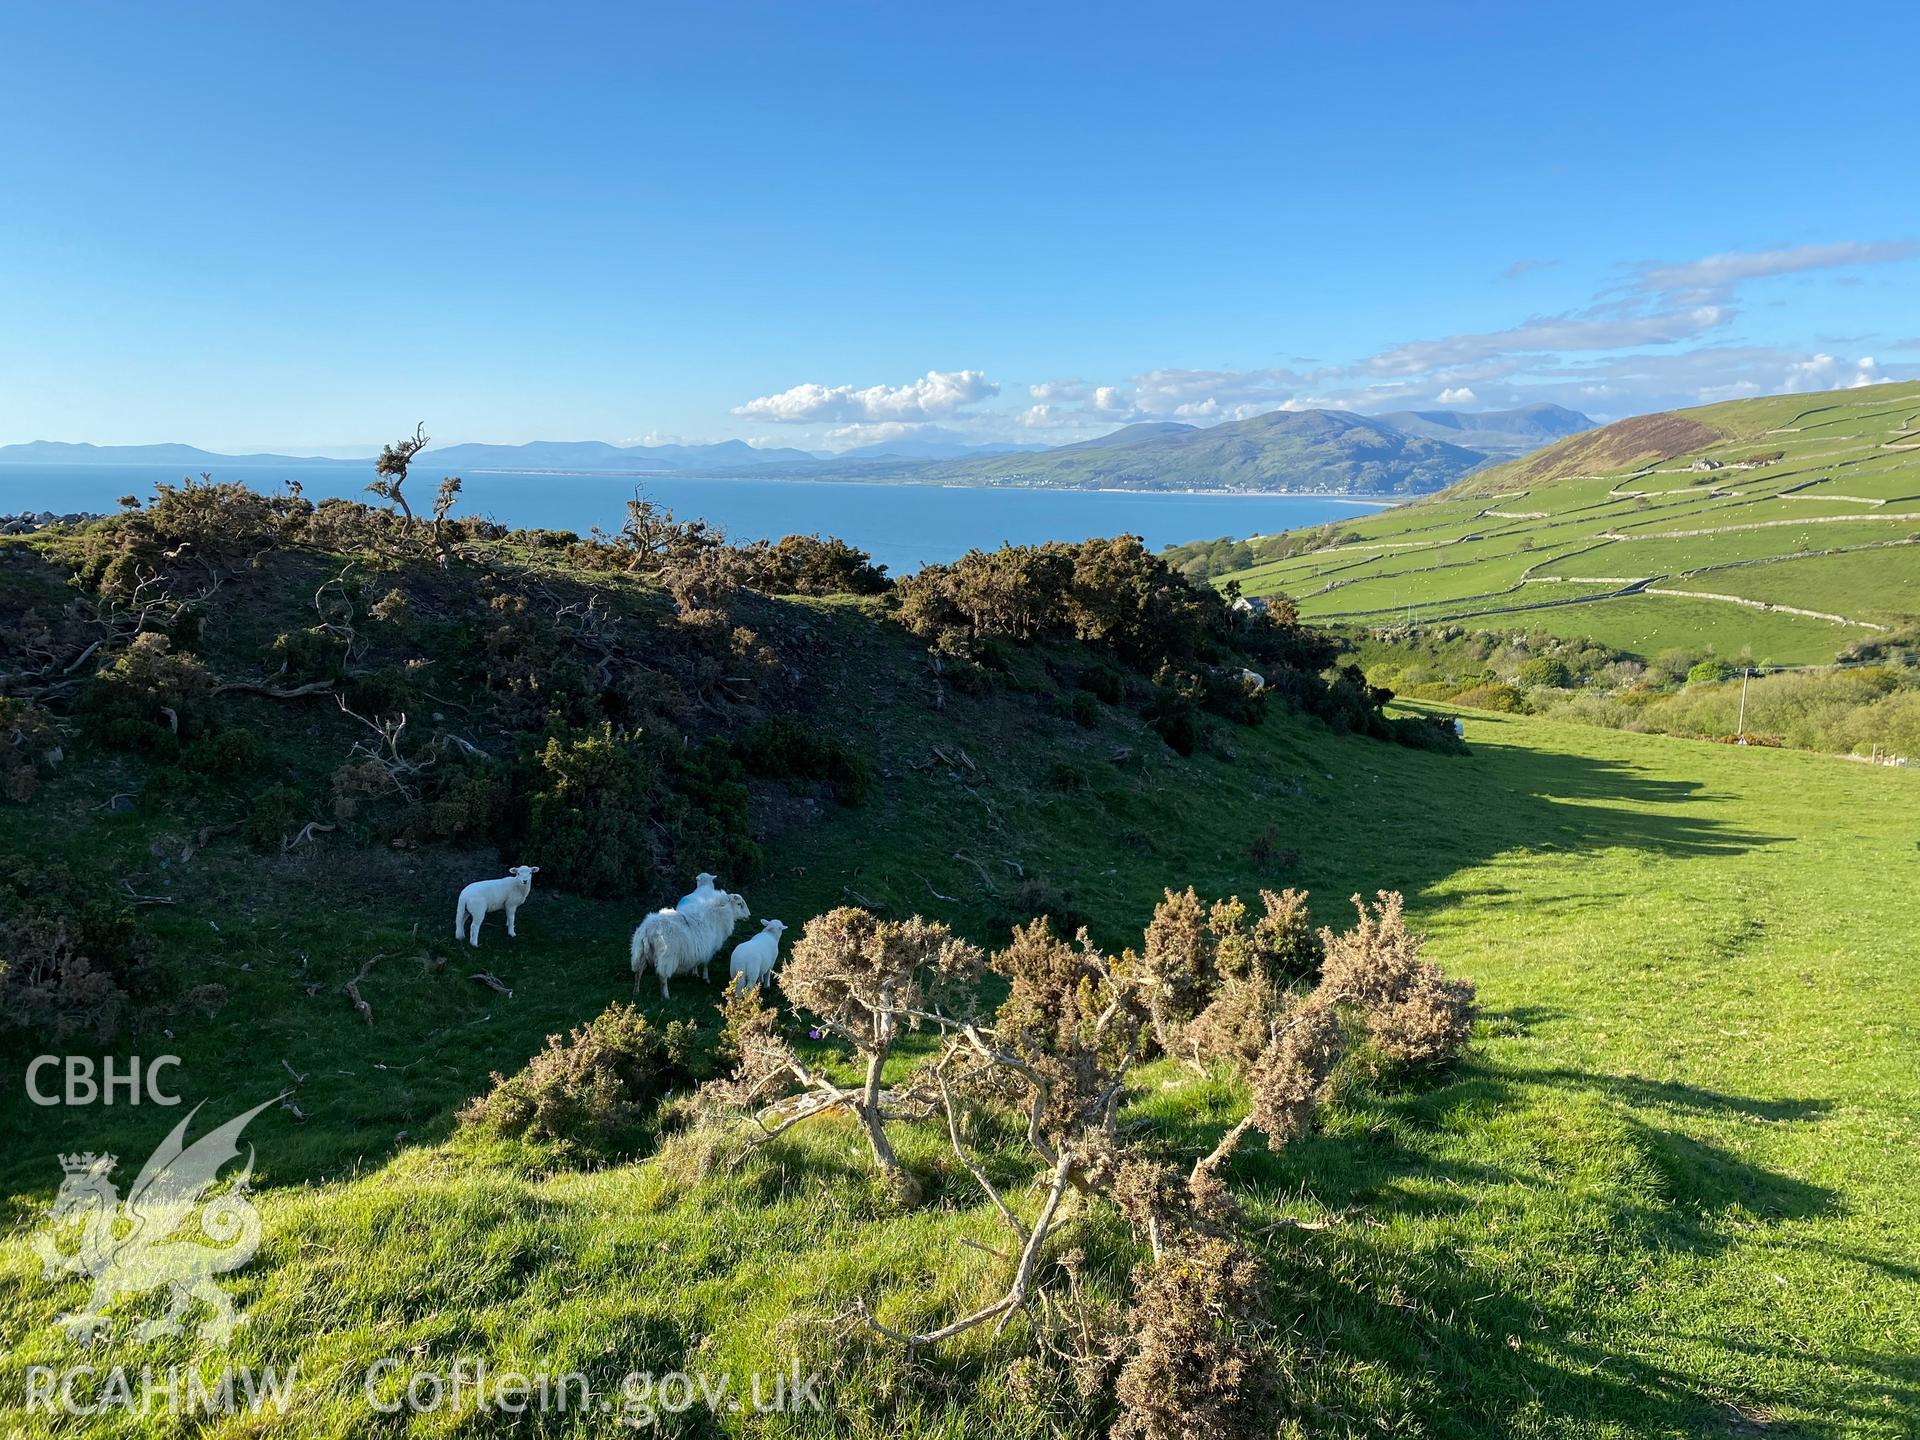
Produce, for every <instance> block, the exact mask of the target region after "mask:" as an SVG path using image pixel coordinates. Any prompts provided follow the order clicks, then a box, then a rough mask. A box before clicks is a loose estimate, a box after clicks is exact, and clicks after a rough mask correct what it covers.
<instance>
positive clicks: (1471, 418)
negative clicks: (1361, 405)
mask: <svg viewBox="0 0 1920 1440" xmlns="http://www.w3.org/2000/svg"><path fill="white" fill-rule="evenodd" d="M1374 418H1375V419H1376V420H1383V421H1385V422H1386V423H1387V424H1389V425H1391V426H1393V427H1394V428H1395V429H1396V430H1404V431H1406V433H1407V434H1409V435H1424V436H1426V437H1427V438H1428V439H1429V440H1445V441H1447V442H1448V443H1449V444H1452V445H1464V446H1466V447H1467V448H1468V449H1470V450H1484V451H1486V452H1487V453H1488V454H1489V455H1525V454H1528V453H1529V452H1531V451H1534V450H1538V449H1539V448H1540V447H1541V446H1542V445H1551V444H1552V443H1553V442H1554V441H1555V440H1559V439H1561V438H1562V437H1564V436H1567V435H1578V434H1579V433H1580V432H1581V431H1583V430H1591V429H1593V426H1594V422H1593V421H1592V420H1591V419H1589V418H1588V417H1587V416H1585V415H1582V414H1581V413H1580V412H1579V411H1578V410H1569V409H1567V407H1566V406H1564V405H1546V404H1541V405H1523V406H1521V407H1520V408H1519V409H1517V410H1481V411H1462V410H1395V411H1392V412H1390V413H1388V414H1385V415H1376V416H1375V417H1374Z"/></svg>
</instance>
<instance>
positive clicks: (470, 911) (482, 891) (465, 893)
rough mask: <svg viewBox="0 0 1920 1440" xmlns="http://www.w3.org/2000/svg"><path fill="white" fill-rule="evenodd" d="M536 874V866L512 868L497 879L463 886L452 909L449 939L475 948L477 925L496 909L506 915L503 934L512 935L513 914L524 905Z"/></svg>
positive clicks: (537, 867) (477, 942) (478, 927)
mask: <svg viewBox="0 0 1920 1440" xmlns="http://www.w3.org/2000/svg"><path fill="white" fill-rule="evenodd" d="M539 872H540V867H539V866H538V865H516V866H514V867H513V869H511V870H509V871H508V872H507V873H506V874H505V875H504V876H502V877H501V878H500V879H498V880H476V881H474V882H473V883H472V884H471V885H469V886H467V887H466V888H465V889H464V890H462V891H461V892H460V899H459V902H458V903H457V904H455V906H454V907H453V938H454V939H455V940H461V939H465V940H466V941H468V943H469V944H472V945H475V946H477V945H479V943H480V924H481V922H482V921H484V920H485V919H486V918H487V916H489V915H491V914H492V913H493V912H494V911H496V910H504V911H506V912H507V934H508V935H509V936H512V935H513V917H514V913H515V912H516V911H518V910H519V908H520V907H521V905H523V904H525V903H526V899H527V895H528V893H529V892H530V891H531V890H532V889H533V877H534V876H535V875H537V874H538V873H539ZM462 931H464V932H465V934H464V935H463V934H462V933H461V932H462Z"/></svg>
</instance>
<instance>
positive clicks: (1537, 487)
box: [1222, 384, 1920, 664]
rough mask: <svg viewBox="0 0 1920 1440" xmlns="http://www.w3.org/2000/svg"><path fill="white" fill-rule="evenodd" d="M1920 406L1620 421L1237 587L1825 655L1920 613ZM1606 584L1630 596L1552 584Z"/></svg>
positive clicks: (1670, 640) (1348, 609) (1736, 409)
mask: <svg viewBox="0 0 1920 1440" xmlns="http://www.w3.org/2000/svg"><path fill="white" fill-rule="evenodd" d="M1916 412H1920V390H1916V389H1915V388H1914V386H1913V385H1911V384H1904V385H1883V386H1875V387H1871V388H1868V389H1863V390H1852V391H1843V392H1836V393H1834V394H1831V395H1800V396H1775V397H1770V398H1767V399H1764V400H1743V401H1732V402H1728V403H1726V404H1721V405H1710V406H1706V407H1703V408H1701V409H1699V410H1687V411H1679V412H1676V417H1678V419H1679V420H1680V421H1682V422H1684V423H1685V424H1687V425H1688V426H1690V427H1692V428H1691V429H1689V430H1687V431H1686V432H1684V434H1683V439H1682V440H1680V441H1674V440H1673V439H1672V438H1671V435H1672V432H1671V431H1669V432H1667V438H1666V443H1655V440H1654V439H1650V438H1646V437H1650V436H1654V435H1655V433H1656V432H1655V431H1654V430H1653V429H1652V428H1650V427H1652V426H1654V425H1655V423H1656V422H1660V421H1662V420H1665V419H1667V418H1668V417H1659V416H1655V417H1642V418H1641V419H1638V420H1630V421H1623V422H1621V423H1620V424H1619V425H1616V426H1612V427H1609V428H1608V429H1606V430H1601V431H1597V432H1592V433H1590V434H1587V435H1581V436H1575V437H1574V438H1572V439H1570V440H1566V441H1562V442H1561V443H1560V444H1558V445H1555V446H1552V447H1550V448H1548V449H1546V450H1544V451H1541V452H1539V453H1538V454H1536V455H1533V456H1529V457H1527V458H1525V459H1522V460H1517V461H1513V462H1510V463H1508V464H1506V465H1502V466H1499V467H1497V468H1495V469H1493V470H1489V471H1487V472H1485V473H1483V474H1480V475H1476V476H1472V477H1469V478H1468V479H1466V480H1464V481H1462V482H1460V483H1459V484H1457V485H1455V486H1454V487H1452V488H1451V489H1449V490H1447V491H1444V492H1442V493H1441V494H1440V495H1438V496H1435V497H1433V498H1430V499H1426V500H1421V501H1417V502H1414V503H1413V504H1410V505H1406V506H1402V507H1399V508H1398V509H1395V510H1390V511H1385V512H1383V513H1381V514H1380V515H1377V516H1373V517H1369V518H1366V519H1362V520H1356V521H1352V522H1344V523H1342V524H1341V525H1340V526H1339V527H1338V529H1339V536H1340V538H1339V543H1336V544H1333V545H1330V546H1329V547H1327V548H1323V549H1321V550H1318V551H1314V552H1311V553H1308V554H1305V555H1299V556H1295V557H1292V558H1291V559H1288V560H1284V561H1279V562H1275V563H1271V564H1264V565H1256V566H1254V567H1253V568H1251V569H1248V570H1246V571H1243V572H1241V573H1239V574H1237V575H1233V576H1228V577H1222V578H1223V579H1235V580H1238V581H1239V582H1240V584H1241V586H1242V587H1243V589H1244V590H1245V591H1246V593H1248V594H1250V595H1264V594H1271V593H1275V592H1284V593H1286V594H1288V595H1290V596H1292V597H1293V598H1294V599H1295V600H1296V601H1297V602H1298V603H1299V606H1300V609H1301V613H1302V614H1303V615H1305V616H1306V617H1308V618H1310V619H1323V620H1329V621H1338V622H1340V623H1347V624H1359V625H1373V624H1389V623H1392V622H1394V621H1396V620H1405V619H1408V618H1412V619H1414V620H1416V621H1426V622H1429V623H1432V622H1442V621H1448V620H1462V621H1466V622H1468V623H1472V624H1475V625H1483V626H1486V627H1489V628H1495V627H1499V628H1511V627H1515V626H1524V627H1526V628H1529V629H1539V630H1544V631H1547V632H1549V633H1552V634H1557V635H1563V636H1568V637H1580V638H1588V639H1593V640H1598V641H1602V642H1604V643H1607V644H1610V645H1617V646H1620V647H1621V648H1624V649H1628V650H1633V651H1636V652H1638V653H1641V654H1643V655H1650V654H1652V653H1654V652H1655V651H1656V650H1658V649H1663V648H1668V647H1670V646H1679V645H1695V646H1711V647H1713V648H1714V649H1715V650H1716V651H1718V652H1719V653H1721V654H1723V655H1726V656H1730V657H1735V656H1741V655H1746V656H1749V657H1751V658H1752V659H1754V660H1756V661H1760V662H1772V663H1777V664H1791V663H1818V662H1822V661H1827V660H1831V659H1832V658H1833V657H1834V655H1835V653H1836V652H1837V651H1839V650H1840V649H1841V648H1843V647H1844V646H1846V645H1847V644H1848V643H1850V642H1852V641H1857V640H1860V639H1863V638H1866V637H1870V636H1872V635H1874V634H1878V633H1883V632H1885V631H1887V630H1897V629H1900V628H1902V627H1905V626H1908V625H1911V624H1912V623H1914V621H1915V620H1916V619H1920V570H1917V569H1916V566H1915V563H1914V556H1915V555H1916V554H1920V501H1916V500H1915V499H1914V497H1915V496H1916V495H1920V439H1917V438H1916V437H1917V436H1920V432H1917V431H1916V430H1915V429H1914V428H1913V427H1914V426H1915V424H1916V421H1915V415H1916ZM1696 465H1699V466H1701V467H1703V468H1699V469H1696V468H1695V466H1696ZM1706 467H1711V468H1706ZM1907 546H1913V547H1915V548H1914V549H1907V548H1904V547H1907ZM1600 578H1604V579H1605V580H1607V581H1610V582H1617V583H1615V584H1614V585H1613V587H1612V589H1613V590H1617V591H1620V592H1622V593H1619V594H1615V593H1612V591H1611V590H1606V589H1594V588H1589V587H1586V586H1582V587H1578V588H1568V587H1565V586H1562V585H1558V584H1555V583H1553V582H1555V581H1559V580H1582V581H1590V580H1593V579H1600ZM1648 590H1671V591H1683V592H1689V593H1687V594H1684V595H1650V594H1646V593H1642V592H1645V591H1648ZM1574 597H1578V599H1579V602H1580V603H1578V604H1573V605H1567V606H1556V607H1553V608H1546V609H1542V608H1539V607H1540V606H1541V604H1542V602H1544V601H1547V600H1565V599H1569V598H1574ZM1708 597H1732V598H1708ZM1740 599H1751V600H1757V601H1760V602H1763V604H1765V605H1768V606H1783V607H1792V608H1797V609H1804V610H1813V611H1818V612H1820V613H1821V614H1822V615H1825V616H1832V617H1837V618H1836V619H1833V620H1823V619H1808V618H1806V617H1799V616H1793V615H1789V614H1785V613H1781V612H1778V611H1770V610H1765V609H1761V608H1757V607H1754V606H1747V605H1742V604H1740V603H1739V600H1740Z"/></svg>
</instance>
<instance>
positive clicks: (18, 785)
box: [0, 696, 64, 805]
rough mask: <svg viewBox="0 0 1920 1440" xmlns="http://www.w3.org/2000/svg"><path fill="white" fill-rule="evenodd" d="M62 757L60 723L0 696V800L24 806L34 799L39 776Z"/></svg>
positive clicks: (31, 706) (38, 709)
mask: <svg viewBox="0 0 1920 1440" xmlns="http://www.w3.org/2000/svg"><path fill="white" fill-rule="evenodd" d="M63 753H64V747H63V746H62V744H61V742H60V729H59V722H58V721H57V720H55V719H54V717H53V716H52V715H51V714H50V713H49V712H48V711H46V710H44V709H42V708H41V707H40V706H38V705H36V704H34V703H33V702H32V701H31V700H11V699H8V698H7V697H5V696H0V800H8V801H11V802H12V803H14V804H16V805H24V804H26V803H27V802H28V801H29V800H31V799H33V797H34V795H35V794H36V793H37V792H38V791H39V789H40V777H41V774H42V773H43V772H44V771H47V770H51V769H52V768H53V766H54V765H55V764H57V763H58V761H59V760H60V758H61V756H62V754H63Z"/></svg>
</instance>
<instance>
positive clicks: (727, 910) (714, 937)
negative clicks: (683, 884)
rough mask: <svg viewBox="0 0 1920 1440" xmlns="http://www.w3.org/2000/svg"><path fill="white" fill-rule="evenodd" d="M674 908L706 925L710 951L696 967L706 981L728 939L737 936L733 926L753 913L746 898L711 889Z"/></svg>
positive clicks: (695, 894) (694, 895) (693, 894)
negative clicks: (711, 966)
mask: <svg viewBox="0 0 1920 1440" xmlns="http://www.w3.org/2000/svg"><path fill="white" fill-rule="evenodd" d="M703 878H704V877H703ZM674 908H675V909H676V910H678V911H679V912H680V913H681V914H682V915H687V916H693V917H697V918H698V919H699V920H700V921H701V923H702V924H703V925H705V926H706V937H707V946H708V948H707V950H706V953H705V954H704V955H703V956H702V957H701V958H700V959H699V960H698V961H697V962H696V963H695V965H694V968H695V969H696V970H698V971H699V972H700V978H701V979H702V980H705V979H706V978H707V967H708V966H709V965H711V964H712V963H713V960H714V957H715V956H717V955H719V953H720V951H721V949H722V947H724V946H725V945H726V943H727V937H728V936H730V935H732V934H733V927H734V926H735V925H737V924H739V923H740V922H741V921H742V920H744V919H746V918H747V916H748V915H750V914H752V913H753V912H752V911H751V910H749V909H748V908H747V901H746V897H745V896H743V895H736V894H735V893H733V892H732V891H731V890H715V889H713V888H712V887H711V886H708V887H706V888H704V889H696V890H695V891H694V892H693V893H692V894H691V895H685V896H682V897H681V900H680V903H679V904H678V905H677V906H675V907H674Z"/></svg>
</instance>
